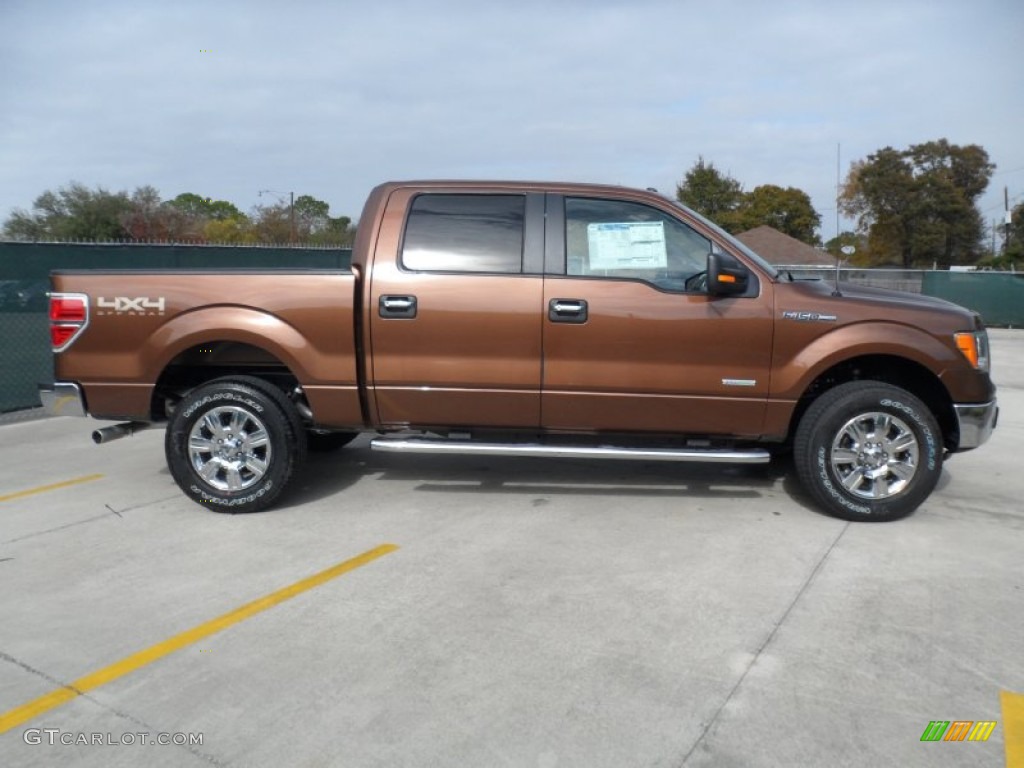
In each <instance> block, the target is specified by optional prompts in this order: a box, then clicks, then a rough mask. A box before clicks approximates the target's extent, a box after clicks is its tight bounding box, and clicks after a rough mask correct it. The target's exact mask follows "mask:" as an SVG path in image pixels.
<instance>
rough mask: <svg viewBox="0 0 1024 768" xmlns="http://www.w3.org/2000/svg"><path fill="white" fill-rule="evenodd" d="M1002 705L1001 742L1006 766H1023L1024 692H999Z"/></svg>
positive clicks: (1008, 767) (1017, 767)
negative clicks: (1004, 748)
mask: <svg viewBox="0 0 1024 768" xmlns="http://www.w3.org/2000/svg"><path fill="white" fill-rule="evenodd" d="M999 703H1000V704H1001V705H1002V707H1003V743H1004V744H1006V768H1021V766H1024V694H1020V693H1010V692H1009V691H1000V692H999Z"/></svg>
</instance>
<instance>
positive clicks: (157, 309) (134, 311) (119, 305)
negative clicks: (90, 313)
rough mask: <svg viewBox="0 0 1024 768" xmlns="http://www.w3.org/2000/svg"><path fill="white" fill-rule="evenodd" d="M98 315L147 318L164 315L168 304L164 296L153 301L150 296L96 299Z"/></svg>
mask: <svg viewBox="0 0 1024 768" xmlns="http://www.w3.org/2000/svg"><path fill="white" fill-rule="evenodd" d="M96 309H97V312H96V314H97V315H100V316H103V315H128V316H129V317H131V316H135V317H146V316H149V315H162V314H163V313H164V312H165V311H166V309H167V304H166V300H165V299H164V297H163V296H157V297H156V298H155V299H151V298H150V297H149V296H135V297H129V296H115V297H114V298H112V299H108V298H105V297H103V296H98V297H96Z"/></svg>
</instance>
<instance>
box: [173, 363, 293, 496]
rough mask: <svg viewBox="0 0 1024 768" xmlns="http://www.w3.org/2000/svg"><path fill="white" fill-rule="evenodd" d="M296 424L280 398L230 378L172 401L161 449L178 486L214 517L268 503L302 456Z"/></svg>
mask: <svg viewBox="0 0 1024 768" xmlns="http://www.w3.org/2000/svg"><path fill="white" fill-rule="evenodd" d="M305 448H306V441H305V435H304V434H303V431H302V421H301V419H300V417H299V414H298V412H297V411H296V410H295V406H294V405H292V403H291V402H290V401H289V400H288V398H287V397H285V395H284V393H282V392H281V391H280V390H278V389H276V388H275V387H274V386H273V385H271V384H268V383H267V382H265V381H263V380H262V379H257V378H253V377H250V376H235V377H229V378H223V379H215V380H213V381H211V382H209V383H207V384H204V385H203V386H201V387H197V388H196V389H194V390H193V391H192V392H190V393H189V394H188V395H186V396H185V397H184V398H182V400H181V401H180V402H179V403H178V406H177V408H175V410H174V415H173V416H172V417H171V420H170V423H169V424H168V425H167V435H166V437H165V439H164V452H165V454H166V456H167V466H168V468H169V469H170V471H171V475H172V476H173V477H174V480H175V482H176V483H177V484H178V487H179V488H181V490H182V491H184V492H185V495H186V496H188V497H189V498H190V499H192V500H193V501H194V502H196V503H197V504H202V505H203V506H205V507H209V508H211V509H213V510H215V511H218V512H255V511H257V510H260V509H266V508H267V507H269V506H270V505H271V504H273V503H274V502H275V501H276V500H277V498H278V496H280V494H281V492H282V491H284V489H285V487H286V486H287V485H288V482H289V480H290V479H291V477H292V474H293V473H294V471H295V468H296V467H297V466H298V464H299V463H301V461H302V459H303V457H304V456H305Z"/></svg>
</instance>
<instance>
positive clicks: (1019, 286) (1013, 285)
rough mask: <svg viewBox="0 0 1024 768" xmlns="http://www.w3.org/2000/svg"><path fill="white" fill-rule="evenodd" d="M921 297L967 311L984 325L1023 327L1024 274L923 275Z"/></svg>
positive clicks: (932, 273)
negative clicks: (974, 313) (976, 316)
mask: <svg viewBox="0 0 1024 768" xmlns="http://www.w3.org/2000/svg"><path fill="white" fill-rule="evenodd" d="M921 293H924V294H927V295H928V296H937V297H938V298H940V299H946V300H947V301H952V302H953V303H954V304H960V305H961V306H964V307H970V308H971V309H973V310H974V311H975V312H978V313H979V314H980V315H981V316H982V318H983V319H984V320H985V324H986V325H1003V326H1009V327H1012V328H1020V327H1022V326H1024V272H925V274H924V282H923V283H922V284H921Z"/></svg>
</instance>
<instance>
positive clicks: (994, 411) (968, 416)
mask: <svg viewBox="0 0 1024 768" xmlns="http://www.w3.org/2000/svg"><path fill="white" fill-rule="evenodd" d="M953 409H954V410H955V411H956V421H957V424H958V425H959V427H960V445H959V446H957V450H958V451H968V450H970V449H971V448H977V447H978V446H979V445H981V444H982V443H984V442H985V441H986V440H988V439H989V437H991V435H992V430H993V429H995V428H996V422H997V421H999V404H998V403H997V402H996V401H995V400H993V401H992V402H991V403H980V404H977V405H954V406H953Z"/></svg>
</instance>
